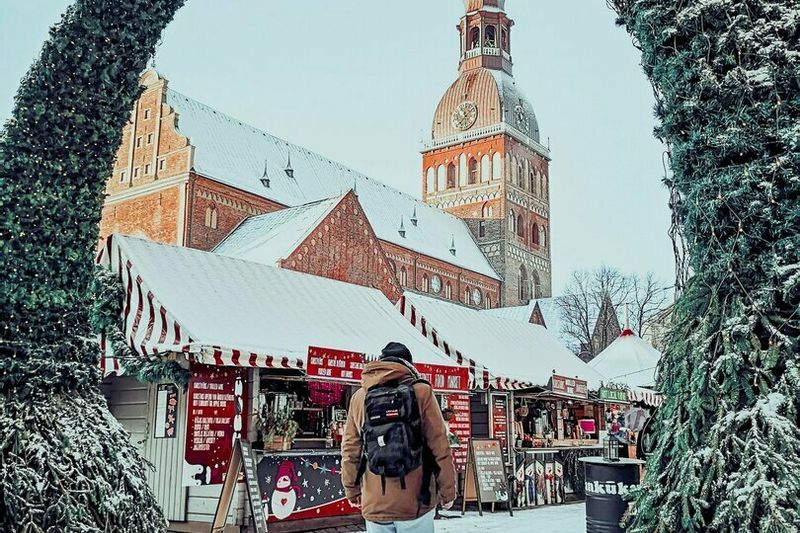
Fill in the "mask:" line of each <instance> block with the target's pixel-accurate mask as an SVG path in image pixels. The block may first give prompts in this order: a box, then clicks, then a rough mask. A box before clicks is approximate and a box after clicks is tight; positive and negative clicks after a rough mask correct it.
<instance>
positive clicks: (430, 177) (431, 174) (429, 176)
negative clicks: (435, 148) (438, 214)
mask: <svg viewBox="0 0 800 533" xmlns="http://www.w3.org/2000/svg"><path fill="white" fill-rule="evenodd" d="M435 190H436V175H435V171H434V170H433V167H429V168H428V172H427V173H426V174H425V191H426V192H428V193H429V194H430V193H432V192H434V191H435Z"/></svg>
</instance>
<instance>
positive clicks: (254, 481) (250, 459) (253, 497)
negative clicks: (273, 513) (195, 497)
mask: <svg viewBox="0 0 800 533" xmlns="http://www.w3.org/2000/svg"><path fill="white" fill-rule="evenodd" d="M242 469H244V484H245V488H246V489H247V499H248V501H249V502H250V514H251V516H252V517H253V524H254V526H255V532H256V533H267V516H266V513H265V512H264V503H263V502H262V501H261V490H260V489H259V487H258V478H257V476H256V459H255V455H254V454H253V449H252V448H251V447H250V443H249V442H248V441H246V440H242V439H237V441H236V442H235V443H234V445H233V450H232V451H231V459H230V461H229V462H228V470H227V472H226V474H225V482H224V484H223V485H222V492H221V493H220V496H219V502H218V503H217V512H216V513H215V514H214V521H213V522H212V524H211V533H221V532H222V531H224V530H225V526H226V525H227V521H228V512H229V511H230V508H231V500H232V499H233V492H234V490H235V489H236V482H237V481H238V479H239V472H240V471H241V470H242Z"/></svg>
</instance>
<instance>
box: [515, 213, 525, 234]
mask: <svg viewBox="0 0 800 533" xmlns="http://www.w3.org/2000/svg"><path fill="white" fill-rule="evenodd" d="M517 235H519V238H520V239H524V238H525V220H524V219H523V218H522V214H519V215H517Z"/></svg>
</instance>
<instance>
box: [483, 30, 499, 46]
mask: <svg viewBox="0 0 800 533" xmlns="http://www.w3.org/2000/svg"><path fill="white" fill-rule="evenodd" d="M484 31H485V32H486V39H485V40H484V46H487V47H489V48H497V28H495V27H494V26H486V28H485V29H484Z"/></svg>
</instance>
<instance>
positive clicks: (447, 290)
mask: <svg viewBox="0 0 800 533" xmlns="http://www.w3.org/2000/svg"><path fill="white" fill-rule="evenodd" d="M444 297H445V298H447V299H448V300H452V299H453V284H452V283H450V282H449V281H448V282H447V285H445V286H444Z"/></svg>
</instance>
